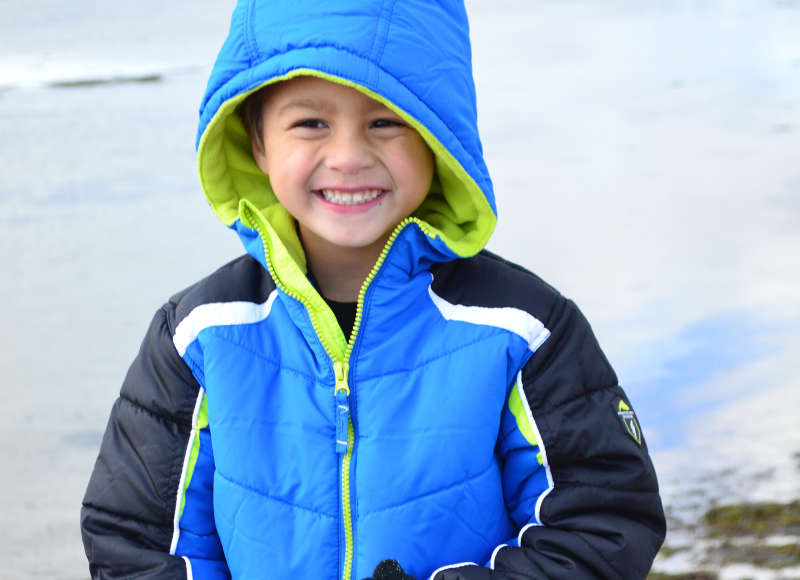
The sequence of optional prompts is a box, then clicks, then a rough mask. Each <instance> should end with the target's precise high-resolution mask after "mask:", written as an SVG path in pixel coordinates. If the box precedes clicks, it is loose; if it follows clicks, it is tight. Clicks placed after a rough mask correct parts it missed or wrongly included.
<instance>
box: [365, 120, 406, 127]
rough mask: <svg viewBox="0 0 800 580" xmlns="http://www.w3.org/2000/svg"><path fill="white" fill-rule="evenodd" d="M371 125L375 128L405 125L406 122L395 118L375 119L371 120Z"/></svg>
mask: <svg viewBox="0 0 800 580" xmlns="http://www.w3.org/2000/svg"><path fill="white" fill-rule="evenodd" d="M372 126H373V127H375V128H376V129H382V128H384V127H405V126H406V124H405V123H403V122H402V121H399V120H397V119H375V120H374V121H373V122H372Z"/></svg>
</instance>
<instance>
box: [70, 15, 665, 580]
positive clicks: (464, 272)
mask: <svg viewBox="0 0 800 580" xmlns="http://www.w3.org/2000/svg"><path fill="white" fill-rule="evenodd" d="M198 168H199V173H200V181H201V184H202V186H203V189H204V191H205V193H206V196H207V198H208V200H209V202H210V204H211V207H212V209H213V210H214V212H215V213H216V214H217V216H218V217H219V218H220V220H222V222H223V223H224V224H225V225H227V226H228V227H229V228H231V229H232V230H234V231H235V232H236V233H237V234H238V236H239V237H240V238H241V240H242V242H243V244H244V247H245V249H246V250H247V255H246V256H243V257H242V258H239V259H237V260H234V261H233V262H231V263H230V264H227V265H226V266H224V267H222V268H221V269H220V270H218V271H217V272H215V273H214V274H212V275H211V276H209V277H208V278H206V279H204V280H202V281H200V282H198V283H196V284H194V285H193V286H191V287H189V288H188V289H186V290H184V291H183V292H181V293H179V294H177V295H176V296H174V297H173V298H172V299H170V301H169V302H168V303H167V304H165V305H164V306H163V307H162V308H161V309H160V310H159V311H158V312H157V314H156V316H155V318H154V320H153V322H152V324H151V326H150V329H149V330H148V333H147V336H146V338H145V341H144V342H143V344H142V348H141V351H140V353H139V355H138V357H137V358H136V360H135V361H134V363H133V365H132V366H131V369H130V371H129V372H128V375H127V377H126V379H125V382H124V384H123V387H122V391H121V394H120V398H119V399H118V400H117V402H116V403H115V405H114V408H113V410H112V414H111V418H110V421H109V425H108V428H107V430H106V435H105V437H104V440H103V444H102V447H101V450H100V455H99V458H98V461H97V464H96V466H95V470H94V473H93V474H92V478H91V480H90V482H89V487H88V489H87V492H86V496H85V499H84V507H83V511H82V522H81V525H82V532H83V537H84V543H85V546H86V553H87V557H88V558H89V562H90V570H91V573H92V575H93V577H95V578H130V577H135V578H140V579H141V578H195V579H198V578H231V577H232V578H247V579H250V578H313V579H331V580H333V579H346V580H352V579H355V580H359V579H362V578H365V577H369V576H373V577H374V578H375V580H392V579H395V580H408V579H409V578H417V579H422V578H432V579H434V580H488V579H492V580H512V579H520V578H565V579H566V578H570V579H590V578H616V579H626V580H627V579H630V578H644V577H645V576H646V575H647V572H648V570H649V567H650V564H651V562H652V559H653V557H654V555H655V553H656V551H657V550H658V547H659V545H660V543H661V541H662V540H663V537H664V531H665V525H664V514H663V511H662V508H661V502H660V499H659V494H658V486H657V482H656V477H655V473H654V471H653V467H652V464H651V462H650V459H649V456H648V453H647V447H646V443H645V441H644V439H643V438H642V437H641V432H640V430H639V428H638V423H637V419H636V416H635V413H634V412H633V409H632V408H631V405H630V401H629V400H628V399H627V397H626V396H625V393H624V392H623V391H622V389H621V388H620V387H619V384H618V381H617V377H616V375H615V374H614V371H613V370H612V369H611V367H610V365H609V364H608V361H607V360H606V358H605V356H604V355H603V353H602V351H601V350H600V348H599V346H598V344H597V341H596V340H595V338H594V336H593V334H592V332H591V328H590V327H589V324H588V323H587V322H586V320H585V318H584V317H583V316H582V314H581V313H580V311H579V310H578V309H577V307H576V306H575V305H574V304H573V303H572V302H571V301H569V300H568V299H566V298H564V297H563V296H561V295H560V294H559V293H558V292H557V291H556V290H554V289H553V288H552V287H550V286H549V285H547V284H546V283H544V282H543V281H542V280H541V279H539V278H538V277H536V276H535V275H533V274H531V273H530V272H528V271H526V270H524V269H522V268H521V267H519V266H516V265H514V264H511V263H509V262H507V261H505V260H503V259H502V258H500V257H498V256H496V255H494V254H491V253H489V252H487V251H485V250H484V246H485V244H486V242H487V240H488V239H489V236H490V235H491V233H492V230H493V229H494V226H495V223H496V213H495V203H494V194H493V190H492V182H491V180H490V178H489V174H488V171H487V169H486V166H485V164H484V160H483V155H482V147H481V143H480V139H479V136H478V130H477V113H476V104H475V95H474V85H473V80H472V72H471V64H470V49H469V36H468V25H467V20H466V14H465V11H464V7H463V6H462V5H461V4H460V3H457V2H453V1H442V2H432V1H427V0H426V1H424V2H423V1H419V2H414V1H398V2H392V1H382V0H336V1H328V2H302V1H298V0H279V1H271V2H266V1H258V0H242V1H241V2H239V4H238V5H237V8H236V10H235V12H234V15H233V20H232V23H231V31H230V35H229V37H228V39H227V41H226V42H225V44H224V46H223V48H222V50H221V52H220V56H219V57H218V60H217V63H216V65H215V68H214V71H213V72H212V75H211V78H210V80H209V84H208V88H207V92H206V96H205V98H204V99H203V104H202V106H201V115H200V127H199V130H198ZM536 219H552V218H548V217H547V216H535V219H534V216H532V220H533V223H535V220H536ZM526 238H527V239H529V240H530V241H531V243H533V241H534V236H531V235H526Z"/></svg>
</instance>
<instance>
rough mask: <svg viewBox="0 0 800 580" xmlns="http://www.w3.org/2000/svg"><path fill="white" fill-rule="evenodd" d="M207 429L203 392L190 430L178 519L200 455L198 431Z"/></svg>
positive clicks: (206, 411)
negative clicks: (190, 439) (190, 442)
mask: <svg viewBox="0 0 800 580" xmlns="http://www.w3.org/2000/svg"><path fill="white" fill-rule="evenodd" d="M206 427H208V404H207V401H206V395H205V392H204V393H203V401H202V402H201V403H200V410H199V411H198V412H197V420H196V421H195V424H194V427H193V428H192V449H191V451H190V452H189V463H188V465H187V466H186V477H184V478H183V489H182V490H181V508H180V513H179V515H178V519H180V517H181V516H182V515H183V507H184V505H185V504H186V490H187V489H189V484H190V483H191V482H192V475H194V468H195V466H196V465H197V457H198V456H199V455H200V430H201V429H205V428H206Z"/></svg>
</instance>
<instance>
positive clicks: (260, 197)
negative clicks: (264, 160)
mask: <svg viewBox="0 0 800 580" xmlns="http://www.w3.org/2000/svg"><path fill="white" fill-rule="evenodd" d="M297 76H315V77H318V78H322V79H325V80H328V81H331V82H335V83H339V84H342V85H345V86H349V87H352V88H354V89H356V90H358V91H360V92H362V93H364V94H365V95H367V96H368V97H370V98H372V99H374V100H376V101H379V102H381V103H383V104H384V105H385V106H386V107H388V108H389V109H391V110H393V111H394V112H396V113H397V114H398V115H400V117H402V118H403V119H404V120H405V121H406V122H407V123H408V124H409V125H411V126H412V127H413V128H414V129H415V130H416V131H417V132H419V134H420V135H421V136H422V138H423V139H424V140H425V142H426V143H427V144H428V146H429V147H430V148H431V150H432V151H433V153H434V157H435V163H436V174H435V177H434V180H433V184H432V185H431V190H430V191H429V192H428V195H427V197H426V198H425V200H424V201H423V202H422V204H421V205H420V207H419V208H418V209H417V210H416V211H415V212H414V214H413V217H415V218H417V219H419V220H420V221H421V222H424V223H425V224H426V225H427V226H428V227H426V228H425V231H426V233H428V235H430V236H432V237H439V238H441V239H442V240H443V241H444V242H445V244H446V245H447V246H448V247H449V248H450V249H451V250H452V251H453V253H455V254H456V255H457V256H461V257H468V256H472V255H474V254H476V253H478V252H479V251H480V250H481V249H482V248H483V247H484V246H485V245H486V242H487V241H488V239H489V236H490V235H491V234H492V231H493V230H494V227H495V224H496V221H497V219H496V217H495V215H494V212H493V211H492V208H491V206H490V205H489V202H488V201H487V200H486V196H485V195H484V194H483V191H482V190H481V188H480V187H479V186H478V184H477V183H476V182H475V180H474V179H473V178H472V177H471V176H470V175H469V174H468V173H467V171H466V170H465V169H464V168H463V167H462V166H461V164H460V163H459V162H458V161H457V160H456V159H455V158H454V157H453V155H452V154H451V153H450V152H449V151H448V150H447V149H446V148H445V147H444V146H443V145H442V144H441V143H440V142H439V140H438V139H436V137H434V136H433V134H432V133H431V132H430V131H429V130H428V129H427V128H426V127H425V126H424V125H422V124H421V123H420V122H419V121H417V120H416V119H414V118H413V117H411V116H410V115H409V114H408V113H406V112H405V111H403V110H400V109H398V107H396V106H395V105H394V104H393V103H391V102H389V101H388V100H387V99H385V98H384V97H382V96H380V95H378V94H377V93H374V92H373V91H370V90H369V89H366V88H364V87H363V86H361V85H358V84H356V83H353V82H350V81H347V80H345V79H342V78H339V77H335V76H332V75H328V74H325V73H321V72H319V71H315V70H310V69H298V70H294V71H292V72H290V73H288V74H286V75H283V76H281V77H275V78H272V79H270V80H269V81H267V82H265V83H263V84H262V85H260V86H258V87H256V88H254V89H252V90H250V91H248V92H245V93H241V94H239V95H236V96H235V97H233V98H231V99H229V100H227V101H226V102H225V103H223V105H222V106H221V107H220V108H219V110H218V111H217V112H216V114H215V115H214V117H213V119H212V120H211V122H210V123H209V124H208V127H207V128H206V131H205V132H204V133H203V136H202V138H201V139H200V144H199V146H198V156H197V163H198V172H199V175H200V183H201V185H202V187H203V191H204V192H205V194H206V197H207V198H208V201H209V203H210V204H211V208H212V209H213V211H214V213H215V214H216V215H217V217H218V218H219V219H220V220H221V221H222V222H223V223H224V224H225V225H226V226H231V225H232V224H233V223H234V222H235V221H236V220H237V219H238V218H241V219H242V221H243V223H245V224H246V225H247V224H248V223H249V221H250V220H248V219H245V216H244V215H243V214H244V208H245V207H246V206H249V209H250V210H251V211H255V212H256V214H260V217H263V220H264V221H265V222H266V223H267V224H269V226H270V227H269V228H268V233H269V236H270V237H272V238H273V239H272V240H269V241H268V243H269V245H270V246H271V247H272V249H273V251H274V250H279V248H278V247H279V246H283V248H280V250H279V251H280V253H281V254H285V258H287V259H291V260H293V261H294V262H295V263H296V264H297V265H298V266H299V267H300V269H301V270H302V271H303V272H305V271H306V261H305V254H304V252H303V248H302V245H301V243H300V239H299V238H298V236H297V232H296V229H295V222H294V218H293V217H292V216H291V215H289V213H288V212H287V211H286V210H285V209H284V208H283V206H282V205H281V204H280V202H278V199H277V198H276V197H275V194H274V193H273V190H272V186H271V185H270V182H269V178H268V177H267V176H266V175H265V174H264V173H263V172H262V171H261V169H260V168H259V167H258V165H257V164H256V162H255V159H254V158H253V154H252V149H251V144H250V138H249V137H248V135H247V131H246V130H245V128H244V124H243V122H242V119H241V117H240V116H239V114H238V113H237V111H236V109H237V107H238V106H239V105H240V104H241V103H242V101H244V99H245V98H246V97H247V96H248V95H250V94H251V93H254V92H255V91H258V90H260V89H261V88H263V87H265V86H267V85H268V84H272V83H275V82H280V81H285V80H289V79H291V78H294V77H297ZM415 221H416V220H415ZM273 236H274V237H273ZM265 241H267V240H265ZM276 242H277V243H276ZM282 262H283V259H280V260H276V268H278V267H279V266H278V264H280V263H282Z"/></svg>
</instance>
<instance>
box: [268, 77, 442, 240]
mask: <svg viewBox="0 0 800 580" xmlns="http://www.w3.org/2000/svg"><path fill="white" fill-rule="evenodd" d="M261 126H262V131H263V134H262V142H263V148H262V147H260V146H259V145H258V143H256V142H255V140H254V141H253V156H254V157H255V159H256V162H257V163H258V166H259V167H260V168H261V170H262V171H264V173H266V174H267V175H269V179H270V183H271V184H272V189H273V190H274V191H275V195H276V196H277V198H278V200H279V201H280V202H281V204H283V206H284V207H285V208H286V209H287V210H288V211H289V213H291V214H292V216H294V218H295V219H296V220H297V222H298V224H299V226H300V231H301V234H306V235H309V234H310V235H313V236H314V237H315V238H317V240H318V241H321V242H322V243H324V244H327V245H328V246H329V249H335V250H337V251H341V250H343V249H346V248H364V247H368V246H373V245H376V246H377V245H380V247H383V244H384V243H385V241H386V239H387V237H388V236H389V234H390V233H391V231H392V230H393V229H394V227H395V226H396V225H397V224H398V223H399V222H400V221H402V220H403V219H404V218H406V217H408V216H409V215H411V213H412V212H413V211H414V210H415V209H416V208H417V206H419V204H420V203H422V200H423V199H424V198H425V195H426V194H427V192H428V189H429V188H430V185H431V180H432V179H433V170H434V161H433V154H432V153H431V151H430V149H429V148H428V146H427V145H426V144H425V142H424V141H423V140H422V137H420V135H419V134H418V133H417V132H416V131H415V130H414V129H413V128H411V127H409V126H408V125H406V123H405V122H404V121H403V120H402V119H401V118H400V117H398V116H397V115H396V114H395V113H393V112H392V111H391V110H389V109H387V108H386V107H385V106H384V105H382V104H381V103H379V102H378V101H375V100H373V99H371V98H369V97H367V96H366V95H364V94H362V93H360V92H358V91H357V90H355V89H352V88H350V87H346V86H343V85H339V84H336V83H333V82H330V81H326V80H323V79H319V78H316V77H297V78H294V79H291V80H288V81H285V82H281V83H278V84H277V85H274V86H273V87H271V88H270V89H269V92H268V94H267V96H266V98H265V100H264V104H263V109H262V125H261Z"/></svg>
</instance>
